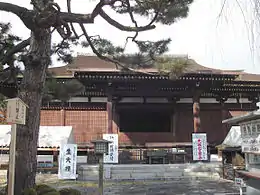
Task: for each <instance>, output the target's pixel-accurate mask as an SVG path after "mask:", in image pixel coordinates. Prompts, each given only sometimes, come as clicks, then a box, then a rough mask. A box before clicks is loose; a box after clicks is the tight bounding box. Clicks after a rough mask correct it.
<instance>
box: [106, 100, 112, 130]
mask: <svg viewBox="0 0 260 195" xmlns="http://www.w3.org/2000/svg"><path fill="white" fill-rule="evenodd" d="M107 120H108V121H107V133H113V103H112V97H111V96H109V97H108V100H107Z"/></svg>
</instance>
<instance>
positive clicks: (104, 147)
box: [92, 139, 111, 154]
mask: <svg viewBox="0 0 260 195" xmlns="http://www.w3.org/2000/svg"><path fill="white" fill-rule="evenodd" d="M92 143H93V144H94V150H95V153H96V154H108V144H109V143H111V142H110V141H107V140H105V139H99V140H94V141H92Z"/></svg>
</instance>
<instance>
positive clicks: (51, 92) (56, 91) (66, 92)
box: [43, 77, 85, 102]
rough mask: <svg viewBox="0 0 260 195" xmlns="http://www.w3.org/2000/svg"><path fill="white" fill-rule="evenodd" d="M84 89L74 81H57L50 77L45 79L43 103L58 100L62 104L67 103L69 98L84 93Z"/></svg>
mask: <svg viewBox="0 0 260 195" xmlns="http://www.w3.org/2000/svg"><path fill="white" fill-rule="evenodd" d="M84 90H85V87H84V85H82V84H81V83H80V82H79V81H77V80H76V79H73V80H71V79H70V80H67V81H59V80H58V79H56V78H54V77H51V78H49V79H47V81H46V84H45V87H44V96H43V102H48V101H50V100H60V101H62V102H66V101H68V100H69V99H70V98H71V97H73V96H76V95H78V94H80V93H81V92H84Z"/></svg>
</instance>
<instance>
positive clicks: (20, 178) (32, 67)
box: [14, 29, 51, 195]
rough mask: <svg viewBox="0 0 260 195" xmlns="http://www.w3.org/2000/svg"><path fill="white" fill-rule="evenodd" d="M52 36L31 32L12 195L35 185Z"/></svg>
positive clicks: (22, 92)
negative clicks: (23, 116)
mask: <svg viewBox="0 0 260 195" xmlns="http://www.w3.org/2000/svg"><path fill="white" fill-rule="evenodd" d="M50 50H51V32H50V30H49V29H47V30H46V29H39V30H38V31H37V32H32V35H31V44H30V51H29V56H28V58H27V62H26V63H25V72H24V77H23V82H22V84H21V88H20V91H19V93H18V96H19V97H20V98H21V99H22V100H23V101H24V102H25V103H26V104H27V105H28V106H29V108H28V110H27V119H26V125H18V126H17V141H16V151H17V153H16V169H15V171H16V172H15V192H14V194H15V195H20V194H21V193H22V191H23V189H26V188H31V187H33V186H34V185H35V176H36V169H37V144H38V135H39V126H40V110H41V102H42V95H43V86H44V83H45V79H46V70H47V68H48V65H49V64H50V54H51V51H50Z"/></svg>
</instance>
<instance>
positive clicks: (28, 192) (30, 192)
mask: <svg viewBox="0 0 260 195" xmlns="http://www.w3.org/2000/svg"><path fill="white" fill-rule="evenodd" d="M23 195H37V192H36V190H35V189H33V188H27V189H25V190H24V191H23Z"/></svg>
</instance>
